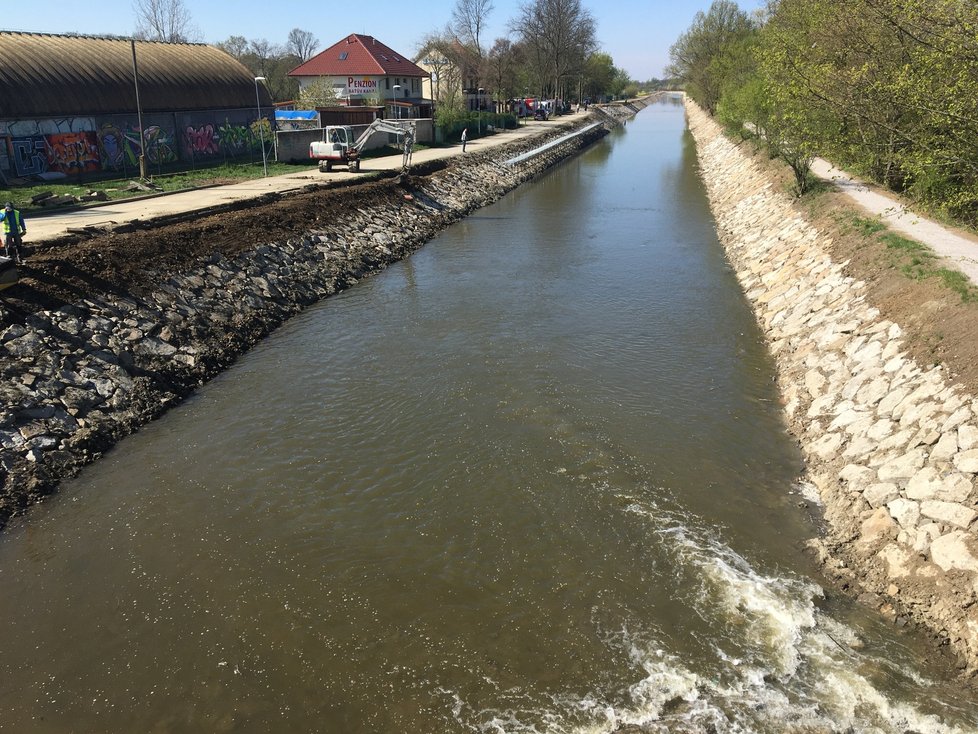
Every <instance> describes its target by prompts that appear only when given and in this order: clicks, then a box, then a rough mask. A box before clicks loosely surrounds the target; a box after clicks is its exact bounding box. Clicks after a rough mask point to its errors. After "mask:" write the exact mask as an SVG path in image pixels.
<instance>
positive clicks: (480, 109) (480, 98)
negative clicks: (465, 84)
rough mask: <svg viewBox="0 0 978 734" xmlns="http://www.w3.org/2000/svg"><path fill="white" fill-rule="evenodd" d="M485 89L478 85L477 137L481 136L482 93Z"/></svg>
mask: <svg viewBox="0 0 978 734" xmlns="http://www.w3.org/2000/svg"><path fill="white" fill-rule="evenodd" d="M485 91H486V90H485V89H483V88H482V87H479V99H478V100H477V102H476V104H478V106H479V109H478V110H477V113H478V115H479V137H480V138H481V137H482V95H483V94H484V93H485Z"/></svg>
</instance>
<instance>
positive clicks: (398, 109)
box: [394, 84, 401, 120]
mask: <svg viewBox="0 0 978 734" xmlns="http://www.w3.org/2000/svg"><path fill="white" fill-rule="evenodd" d="M400 88H401V85H400V84H395V85H394V101H395V102H397V90H398V89H400ZM394 114H396V115H397V119H398V120H400V119H401V108H400V107H398V106H397V105H396V104H395V105H394Z"/></svg>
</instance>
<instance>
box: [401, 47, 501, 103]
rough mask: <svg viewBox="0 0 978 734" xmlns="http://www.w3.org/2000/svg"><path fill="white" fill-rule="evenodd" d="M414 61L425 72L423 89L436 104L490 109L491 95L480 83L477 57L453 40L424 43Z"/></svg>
mask: <svg viewBox="0 0 978 734" xmlns="http://www.w3.org/2000/svg"><path fill="white" fill-rule="evenodd" d="M415 62H416V63H417V64H418V65H419V66H420V67H421V68H422V69H423V70H424V71H426V72H428V77H429V78H428V80H427V81H426V82H425V83H424V86H423V90H424V94H425V95H427V96H428V97H430V98H431V99H433V100H434V101H435V104H436V105H445V106H448V107H460V108H463V109H466V110H469V111H473V112H474V111H477V110H482V111H486V110H489V109H491V108H492V97H491V94H490V93H489V92H488V91H487V90H486V89H484V88H483V87H481V86H480V82H479V73H478V70H479V65H480V60H479V58H478V57H477V56H476V55H475V54H474V53H473V52H472V50H471V49H468V48H466V47H465V46H463V45H462V44H461V43H459V41H458V40H457V39H453V40H452V41H451V43H445V42H436V43H433V44H429V45H428V46H425V47H424V48H422V49H421V51H420V52H419V53H418V55H417V57H416V58H415Z"/></svg>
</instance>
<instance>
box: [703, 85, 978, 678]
mask: <svg viewBox="0 0 978 734" xmlns="http://www.w3.org/2000/svg"><path fill="white" fill-rule="evenodd" d="M687 112H688V118H689V125H690V129H691V130H692V133H693V135H694V137H695V138H696V142H697V149H698V155H699V161H700V166H701V170H702V175H703V178H704V180H705V182H706V185H707V188H708V190H709V197H710V201H711V206H712V209H713V213H714V216H715V218H716V222H717V230H718V233H719V235H720V239H721V241H722V242H723V245H724V247H725V248H726V250H727V253H728V257H729V259H730V261H731V263H732V264H733V266H734V268H735V269H736V271H737V277H738V278H739V280H740V282H741V284H742V286H743V288H744V291H745V292H746V294H747V297H748V298H749V300H750V302H751V303H752V305H753V307H754V309H755V312H756V314H757V318H758V321H759V322H760V324H761V326H762V328H763V330H764V332H765V334H766V335H767V338H768V340H769V342H770V349H771V352H772V353H773V355H774V356H775V358H776V361H777V364H778V372H779V381H780V384H781V389H782V395H783V400H784V411H785V416H786V419H787V421H788V424H789V426H790V428H791V430H792V432H793V433H794V434H795V435H796V436H797V438H798V441H799V442H800V445H801V447H802V450H803V451H804V454H805V456H806V459H807V467H808V473H809V477H810V479H811V482H812V483H813V484H814V485H815V486H816V487H817V489H818V492H819V495H820V496H821V499H822V503H823V505H824V511H825V516H826V520H827V530H826V533H827V534H826V537H825V538H824V539H821V540H818V541H814V542H813V547H815V549H816V550H817V551H818V552H819V555H820V560H821V561H822V562H823V564H824V565H825V568H826V570H827V571H828V572H829V573H830V574H831V575H833V576H834V577H836V578H837V579H838V580H839V581H840V582H841V583H842V585H843V586H847V587H849V588H851V589H852V590H854V591H856V593H858V594H859V595H860V596H861V597H862V599H863V601H866V602H868V603H870V604H872V605H874V606H875V607H876V608H878V609H880V610H881V611H882V612H883V613H884V614H886V615H888V616H890V617H891V618H893V619H894V620H896V621H899V622H906V621H908V620H913V621H915V622H917V623H920V624H922V625H924V626H925V627H926V628H927V629H929V630H931V631H932V633H933V634H934V636H935V638H936V640H937V642H938V644H940V645H949V646H950V647H951V649H952V650H953V651H954V652H955V653H956V654H957V656H958V659H959V661H960V664H961V667H962V668H963V669H965V670H966V671H967V672H968V673H969V674H974V673H975V672H978V605H976V604H975V602H976V591H978V522H976V521H978V509H976V508H978V492H976V490H975V477H976V474H978V400H976V399H975V396H974V395H969V394H966V393H965V392H964V391H963V389H961V388H960V387H958V386H955V385H953V384H951V383H950V381H949V380H948V379H947V376H946V374H945V371H944V370H943V369H942V368H941V367H939V366H931V365H921V364H917V363H915V362H914V361H913V360H912V359H911V358H909V357H908V356H907V354H906V353H905V344H904V342H903V340H902V332H901V328H900V325H899V324H895V323H891V322H890V321H887V320H885V319H884V318H881V315H880V312H879V311H878V309H876V308H874V307H873V304H871V303H869V302H867V299H866V296H865V292H864V286H863V284H862V283H861V282H857V281H854V280H853V279H852V278H850V277H847V276H846V275H845V274H844V270H843V265H842V264H840V263H836V262H833V261H832V260H831V259H830V257H829V256H828V255H827V254H826V250H825V246H826V244H827V243H826V237H825V235H823V234H822V233H820V232H819V231H818V230H816V229H815V228H814V227H813V226H812V225H811V224H809V223H808V222H807V221H806V220H805V219H803V218H802V217H800V216H799V215H798V213H797V212H796V210H795V209H794V208H793V206H792V200H791V199H790V198H789V197H788V196H787V195H785V194H783V193H779V192H778V191H776V190H774V189H773V188H772V186H771V184H770V183H768V182H766V181H765V178H764V175H763V174H762V172H761V171H759V170H758V169H757V167H756V166H755V165H754V164H753V163H752V162H751V161H750V160H749V159H748V158H747V157H746V156H745V155H744V154H743V153H741V152H740V151H739V150H738V148H737V147H736V146H735V145H734V144H733V143H731V141H729V140H728V139H727V138H726V137H724V136H723V135H722V134H721V132H720V129H719V128H718V126H717V125H716V124H715V123H714V122H713V121H712V120H711V119H710V118H709V117H708V116H707V115H706V114H705V113H703V112H702V111H701V110H700V109H699V108H697V107H696V106H695V105H694V104H693V103H690V102H688V103H687Z"/></svg>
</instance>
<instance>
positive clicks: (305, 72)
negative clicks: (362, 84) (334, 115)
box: [289, 33, 428, 77]
mask: <svg viewBox="0 0 978 734" xmlns="http://www.w3.org/2000/svg"><path fill="white" fill-rule="evenodd" d="M391 75H398V76H407V77H411V76H421V77H426V76H428V72H426V71H425V70H424V69H422V68H421V67H420V66H418V65H417V64H415V63H414V62H413V61H411V59H409V58H407V57H406V56H404V55H403V54H399V53H398V52H397V51H394V50H392V49H391V48H389V47H388V46H385V45H384V44H382V43H381V42H380V41H378V40H377V39H376V38H374V37H373V36H362V35H360V34H359V33H354V34H352V35H349V36H347V37H346V38H344V39H343V40H342V41H339V42H338V43H334V44H333V45H332V46H330V47H329V48H328V49H326V50H325V51H323V52H322V53H318V54H316V55H315V56H313V57H312V58H311V59H309V60H308V61H307V62H306V63H304V64H300V65H299V66H297V67H296V68H294V69H293V70H292V71H290V72H289V76H391Z"/></svg>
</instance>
